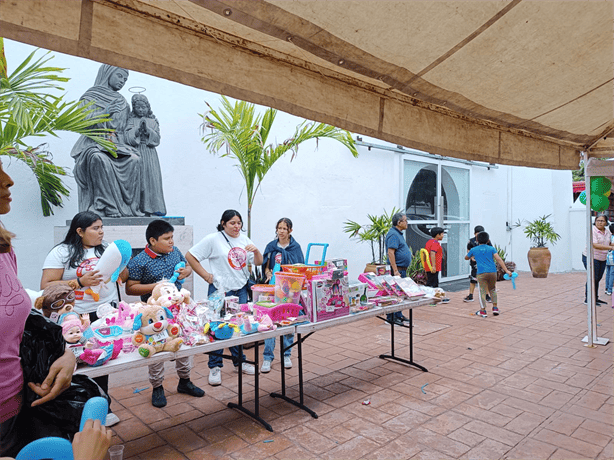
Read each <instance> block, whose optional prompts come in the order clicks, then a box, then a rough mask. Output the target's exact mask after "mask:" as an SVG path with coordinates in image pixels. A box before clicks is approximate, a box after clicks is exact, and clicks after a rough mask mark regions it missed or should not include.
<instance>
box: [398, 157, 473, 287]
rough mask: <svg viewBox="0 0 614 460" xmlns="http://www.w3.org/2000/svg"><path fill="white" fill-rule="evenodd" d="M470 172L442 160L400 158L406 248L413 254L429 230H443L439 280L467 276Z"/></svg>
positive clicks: (425, 240) (422, 244) (420, 246)
mask: <svg viewBox="0 0 614 460" xmlns="http://www.w3.org/2000/svg"><path fill="white" fill-rule="evenodd" d="M470 176H471V169H470V167H469V166H467V167H463V166H459V165H457V164H454V166H452V165H451V164H449V162H446V161H432V162H430V161H415V160H411V159H409V158H404V159H403V195H402V196H403V197H405V212H406V214H407V222H408V227H407V230H406V231H405V239H406V241H407V245H408V246H409V247H410V248H411V249H412V252H414V253H415V252H416V251H417V250H420V248H423V247H424V245H425V244H426V242H427V241H428V240H429V239H430V238H431V236H430V234H429V231H430V229H431V228H432V227H436V226H439V227H443V228H445V229H446V233H445V236H444V239H443V240H442V241H441V246H442V247H443V253H444V263H443V266H442V274H441V280H443V281H446V280H455V279H462V278H464V277H466V276H468V275H469V264H468V263H467V261H465V254H466V253H467V241H468V239H469V236H470V222H469V215H470V214H469V184H470Z"/></svg>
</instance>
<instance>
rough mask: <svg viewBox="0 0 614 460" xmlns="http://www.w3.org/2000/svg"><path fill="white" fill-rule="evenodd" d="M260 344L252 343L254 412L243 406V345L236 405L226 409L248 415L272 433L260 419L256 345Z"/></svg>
mask: <svg viewBox="0 0 614 460" xmlns="http://www.w3.org/2000/svg"><path fill="white" fill-rule="evenodd" d="M259 344H260V342H255V343H254V345H255V346H254V354H255V355H254V356H255V358H254V364H255V367H256V373H255V374H254V390H255V392H256V393H255V398H254V410H255V412H252V411H250V410H249V409H248V408H246V407H245V406H244V405H243V345H239V388H238V393H239V395H238V401H239V402H238V404H237V403H233V402H229V403H228V407H230V408H231V409H238V410H240V411H241V412H243V413H244V414H247V415H249V416H250V417H251V418H253V419H254V420H256V421H257V422H260V424H261V425H262V426H264V427H265V428H266V429H267V430H269V431H273V427H271V425H269V424H268V423H267V422H266V421H265V420H264V419H262V417H260V395H259V394H258V392H259V388H260V387H259V375H260V369H258V345H259Z"/></svg>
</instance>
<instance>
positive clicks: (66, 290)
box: [34, 280, 79, 323]
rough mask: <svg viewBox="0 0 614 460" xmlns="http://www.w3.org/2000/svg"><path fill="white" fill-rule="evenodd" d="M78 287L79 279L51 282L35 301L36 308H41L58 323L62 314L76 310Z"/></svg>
mask: <svg viewBox="0 0 614 460" xmlns="http://www.w3.org/2000/svg"><path fill="white" fill-rule="evenodd" d="M78 287H79V283H78V282H77V280H70V281H68V283H65V282H62V283H57V282H54V283H50V284H48V285H47V287H46V288H45V289H44V290H43V292H42V295H41V296H40V297H38V298H37V299H36V300H35V301H34V308H36V309H37V310H41V312H42V313H43V316H45V318H49V319H50V320H51V321H53V322H54V323H58V322H59V319H60V317H61V316H62V315H64V314H66V313H69V312H72V311H73V310H74V308H75V289H77V288H78ZM75 314H76V313H75ZM77 316H78V315H77Z"/></svg>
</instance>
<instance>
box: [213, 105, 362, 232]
mask: <svg viewBox="0 0 614 460" xmlns="http://www.w3.org/2000/svg"><path fill="white" fill-rule="evenodd" d="M207 106H208V107H209V111H208V112H207V113H206V114H204V115H201V116H202V117H203V123H202V125H201V130H202V133H203V137H202V141H203V143H204V144H205V146H206V147H207V149H208V150H209V151H210V152H211V153H213V154H217V153H219V151H220V150H221V149H222V147H226V153H223V154H222V155H221V156H222V157H230V158H233V159H234V160H236V161H237V165H236V166H237V168H238V169H239V172H240V173H241V176H243V179H244V180H245V188H246V192H247V235H248V236H249V237H251V229H252V227H251V217H252V206H253V204H254V198H255V196H256V192H257V191H258V188H259V187H260V184H261V183H262V180H263V179H264V176H265V175H266V173H267V172H269V170H270V169H271V167H272V166H273V165H274V164H275V162H276V161H277V160H279V159H280V158H281V157H282V156H284V155H285V154H286V153H287V152H288V151H291V152H292V157H291V159H290V161H292V160H293V159H294V157H295V156H296V155H297V153H298V147H299V145H300V144H301V143H303V142H305V141H307V140H309V139H319V138H329V139H335V140H337V141H339V142H341V143H342V144H343V145H345V146H346V147H347V148H348V149H349V150H350V152H351V153H352V155H354V157H357V156H358V151H357V150H356V145H355V143H354V140H353V139H352V136H351V135H350V133H349V132H347V131H344V130H342V129H339V128H335V127H333V126H329V125H326V124H324V123H313V122H308V121H304V122H303V123H301V124H300V125H298V126H297V127H296V130H295V132H294V135H293V136H292V137H291V138H289V139H286V140H285V141H284V142H283V143H281V144H277V145H273V144H267V143H266V142H267V139H268V137H269V133H270V132H271V127H272V126H273V122H274V121H275V117H276V116H277V110H275V109H271V108H269V109H267V110H266V111H265V112H264V115H260V114H256V108H255V106H254V104H250V103H248V102H245V101H236V102H235V103H234V104H233V103H231V102H230V101H229V100H228V99H227V98H226V97H224V96H222V107H221V109H220V110H219V111H216V110H214V109H213V108H212V107H211V106H210V105H209V104H207ZM209 130H210V131H209Z"/></svg>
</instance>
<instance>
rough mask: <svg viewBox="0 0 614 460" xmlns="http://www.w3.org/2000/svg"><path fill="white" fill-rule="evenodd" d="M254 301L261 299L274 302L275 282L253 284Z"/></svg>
mask: <svg viewBox="0 0 614 460" xmlns="http://www.w3.org/2000/svg"><path fill="white" fill-rule="evenodd" d="M252 294H253V298H254V303H256V302H259V301H267V302H273V301H274V300H275V286H274V285H273V284H255V285H254V286H252Z"/></svg>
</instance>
